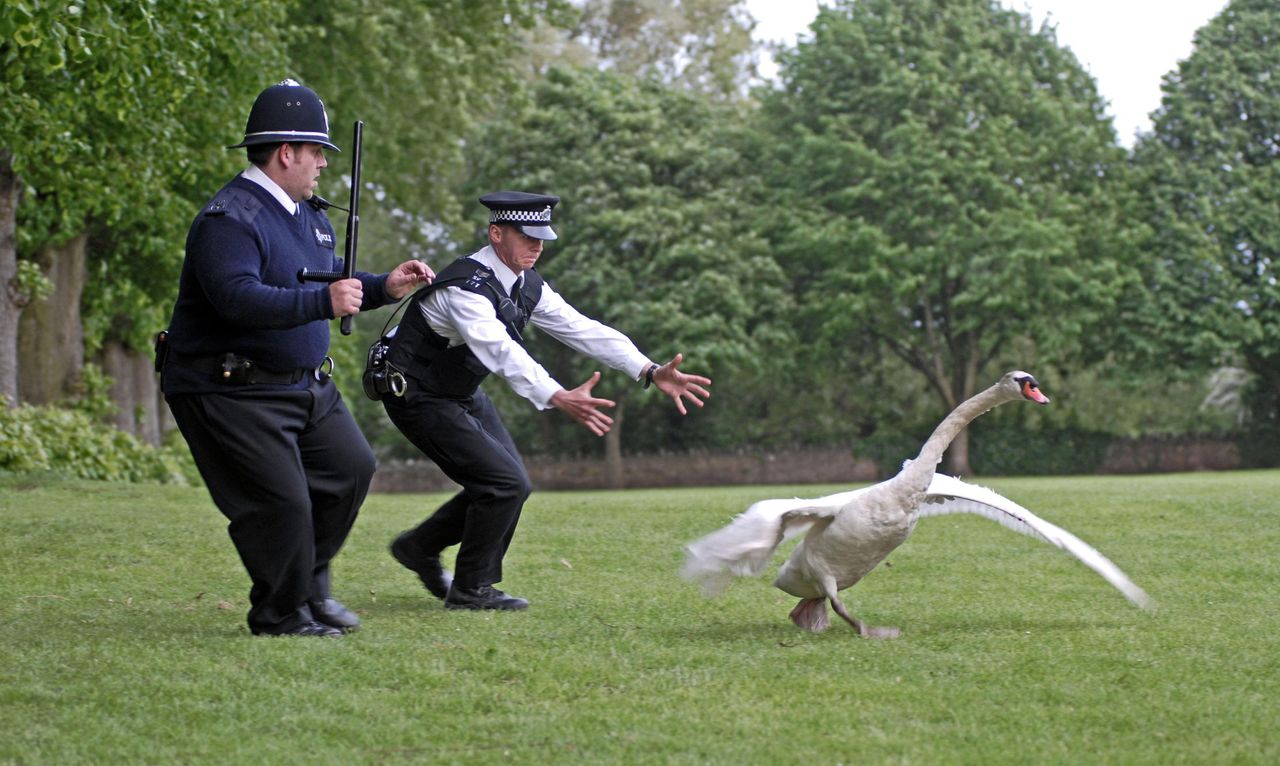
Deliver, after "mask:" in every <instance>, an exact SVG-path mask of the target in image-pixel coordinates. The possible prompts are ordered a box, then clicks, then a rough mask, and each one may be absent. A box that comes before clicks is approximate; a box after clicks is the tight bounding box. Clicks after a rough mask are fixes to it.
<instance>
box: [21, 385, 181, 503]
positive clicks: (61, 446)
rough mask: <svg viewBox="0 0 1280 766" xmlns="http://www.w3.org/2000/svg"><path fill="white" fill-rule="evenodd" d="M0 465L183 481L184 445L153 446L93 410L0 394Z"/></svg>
mask: <svg viewBox="0 0 1280 766" xmlns="http://www.w3.org/2000/svg"><path fill="white" fill-rule="evenodd" d="M0 471H5V472H11V473H19V474H43V473H52V474H55V475H59V476H67V477H75V478H81V479H98V480H102V481H124V482H162V483H177V484H186V483H189V482H188V476H189V475H191V474H193V473H194V471H193V469H192V466H191V459H190V456H189V454H188V453H187V451H186V446H185V445H177V446H176V447H168V448H163V449H155V448H152V447H150V446H148V445H147V444H144V443H143V442H141V441H139V440H138V439H136V438H135V437H133V436H132V435H130V434H126V433H125V432H123V431H121V430H119V429H117V428H113V427H111V426H106V425H103V424H102V423H101V422H99V421H97V420H96V419H94V418H93V417H92V416H90V415H88V414H86V413H84V412H82V411H79V410H73V409H67V408H61V407H32V406H30V405H26V404H21V405H18V406H17V407H9V406H8V402H7V401H5V400H4V399H3V398H0Z"/></svg>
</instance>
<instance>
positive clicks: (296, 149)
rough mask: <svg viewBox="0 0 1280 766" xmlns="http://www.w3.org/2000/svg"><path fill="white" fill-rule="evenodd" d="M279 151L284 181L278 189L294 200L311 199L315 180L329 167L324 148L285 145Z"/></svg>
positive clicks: (314, 188) (308, 145)
mask: <svg viewBox="0 0 1280 766" xmlns="http://www.w3.org/2000/svg"><path fill="white" fill-rule="evenodd" d="M281 151H282V154H281V155H280V158H281V160H282V162H283V164H284V170H285V181H284V183H281V184H280V187H281V188H282V189H284V190H285V191H286V192H288V194H289V196H290V197H292V198H293V199H294V200H298V201H300V200H305V199H311V195H313V194H314V193H315V191H316V179H318V178H319V177H320V171H321V170H324V169H325V168H326V167H328V165H329V161H328V160H326V159H325V156H324V147H323V146H321V145H320V144H301V145H300V146H297V145H294V144H285V145H284V146H283V147H282V149H281Z"/></svg>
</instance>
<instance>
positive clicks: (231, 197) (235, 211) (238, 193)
mask: <svg viewBox="0 0 1280 766" xmlns="http://www.w3.org/2000/svg"><path fill="white" fill-rule="evenodd" d="M260 210H262V202H261V201H260V200H258V198H256V197H254V196H253V195H252V194H249V193H247V192H245V191H242V190H240V189H235V188H227V189H223V190H222V192H220V193H219V195H218V196H217V197H214V198H213V201H212V202H210V203H209V204H208V205H205V208H204V211H203V214H204V215H206V216H211V217H213V216H223V215H230V216H231V217H233V218H236V219H239V220H241V221H244V222H245V223H250V222H252V221H253V219H254V218H256V217H257V215H258V211H260Z"/></svg>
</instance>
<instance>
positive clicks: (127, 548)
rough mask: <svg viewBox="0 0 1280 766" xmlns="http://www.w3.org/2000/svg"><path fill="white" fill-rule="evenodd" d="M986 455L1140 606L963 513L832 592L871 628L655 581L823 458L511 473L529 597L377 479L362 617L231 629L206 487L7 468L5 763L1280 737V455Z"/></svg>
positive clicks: (354, 568) (939, 747)
mask: <svg viewBox="0 0 1280 766" xmlns="http://www.w3.org/2000/svg"><path fill="white" fill-rule="evenodd" d="M984 483H987V484H989V485H990V486H992V487H994V488H995V489H997V490H999V491H1001V492H1002V493H1004V494H1006V495H1007V496H1009V497H1011V498H1013V499H1015V500H1017V501H1019V502H1021V503H1022V504H1024V505H1026V506H1027V507H1029V508H1031V509H1032V510H1033V511H1036V512H1037V513H1039V514H1040V515H1042V516H1044V517H1045V518H1047V519H1049V520H1050V521H1053V522H1054V523H1057V524H1059V525H1061V526H1064V527H1066V528H1067V529H1069V530H1071V531H1073V532H1075V533H1076V534H1077V535H1079V536H1080V537H1082V538H1084V539H1085V540H1086V541H1087V542H1090V543H1091V544H1093V545H1094V546H1096V547H1097V548H1098V549H1099V550H1101V551H1102V552H1103V553H1104V554H1105V555H1107V556H1108V557H1110V558H1111V559H1112V560H1113V561H1114V562H1116V563H1117V564H1118V565H1119V566H1120V567H1121V568H1122V569H1124V570H1125V571H1126V572H1127V573H1128V574H1129V575H1130V576H1131V577H1132V578H1133V579H1134V580H1135V581H1136V582H1137V583H1138V584H1139V585H1141V586H1142V587H1143V588H1145V589H1146V590H1147V591H1148V592H1149V593H1150V594H1151V596H1152V597H1153V598H1154V599H1155V600H1156V602H1157V603H1158V605H1159V608H1158V611H1156V612H1155V613H1154V614H1146V613H1143V612H1140V611H1139V610H1137V609H1135V608H1133V607H1132V606H1130V605H1129V603H1128V602H1126V601H1125V600H1124V599H1123V598H1122V597H1121V596H1120V595H1119V593H1117V592H1116V591H1114V590H1112V589H1111V587H1110V586H1108V585H1107V584H1106V583H1105V582H1104V581H1103V580H1102V579H1101V578H1099V577H1098V576H1096V575H1095V574H1093V573H1092V572H1091V571H1089V570H1088V569H1086V568H1085V567H1083V566H1081V565H1080V564H1078V563H1076V562H1075V561H1074V560H1072V559H1070V558H1069V557H1067V556H1066V555H1065V554H1063V553H1062V552H1061V551H1058V550H1056V549H1054V548H1052V547H1050V546H1047V545H1044V544H1042V543H1038V542H1036V541H1033V540H1030V539H1028V538H1024V537H1022V536H1020V535H1016V534H1014V533H1012V532H1009V531H1008V530H1006V529H1003V528H1001V527H999V526H998V525H996V524H993V523H992V522H990V521H987V520H985V519H980V518H976V517H975V518H969V517H955V516H952V517H941V518H931V519H925V520H923V521H922V522H921V523H920V526H919V527H918V528H917V530H916V532H915V534H914V535H913V537H912V538H911V539H910V540H908V542H907V543H906V544H905V545H904V546H903V547H902V548H900V549H899V550H898V551H897V552H896V553H895V554H894V555H893V556H891V557H890V559H889V566H881V567H880V568H879V569H877V570H876V571H875V572H873V573H872V574H871V575H870V576H869V577H868V578H867V579H866V580H864V581H863V582H862V583H860V584H859V585H857V586H855V587H854V588H852V589H850V590H848V591H845V596H846V598H845V601H846V603H847V604H848V605H849V607H850V609H851V610H852V611H853V612H854V613H855V614H857V615H859V616H860V617H863V618H865V619H867V620H869V621H871V622H873V623H875V624H889V625H898V626H900V627H901V628H902V629H903V633H904V634H903V637H902V638H900V639H898V640H895V641H868V640H862V639H859V638H857V637H856V636H855V635H854V634H853V632H852V631H851V630H849V629H847V628H846V627H845V626H843V625H842V624H838V625H836V626H834V627H833V628H832V629H831V630H830V631H828V632H826V633H822V634H805V633H801V632H799V631H798V630H797V629H795V628H794V627H793V626H792V625H791V624H790V623H789V622H788V621H787V619H786V615H787V612H788V610H789V609H790V608H791V606H792V605H793V603H794V599H793V598H791V597H789V596H787V595H785V594H783V593H781V592H779V591H777V590H774V589H773V588H771V587H770V586H769V579H768V578H763V577H762V578H760V579H758V580H743V581H740V582H738V583H736V584H735V585H734V586H733V587H732V588H731V589H730V590H729V592H728V593H727V594H726V595H725V596H724V597H722V598H720V599H717V600H714V601H708V600H706V599H704V598H702V597H701V596H700V595H699V594H698V593H697V592H696V590H695V589H694V588H693V587H692V586H690V585H688V584H686V583H684V582H683V581H681V580H680V579H679V578H678V576H677V574H676V573H677V570H678V568H679V564H680V561H681V546H682V544H683V543H685V542H686V541H688V540H690V539H693V538H695V537H697V536H699V535H701V534H703V533H705V532H708V531H710V530H712V529H714V528H716V527H718V526H719V525H721V524H722V523H724V522H725V521H727V520H728V518H729V517H730V516H732V515H733V514H735V513H737V512H739V511H741V510H742V509H744V508H745V507H746V506H747V505H748V504H749V503H750V502H752V501H754V500H757V499H761V498H765V497H782V496H789V495H795V494H799V495H805V496H816V495H822V494H827V493H829V492H832V491H836V490H839V489H845V488H847V487H831V486H823V487H735V488H715V489H682V490H671V491H664V490H643V491H626V492H574V493H568V492H565V493H557V492H538V493H535V495H534V497H533V499H532V500H531V501H530V503H529V505H528V506H527V508H526V511H525V516H524V518H523V520H522V522H521V526H520V529H519V532H518V533H517V537H516V541H515V544H514V545H513V546H512V550H511V553H510V554H509V556H508V558H507V579H506V580H505V582H504V583H503V587H504V588H505V589H506V590H508V591H510V592H512V593H515V594H518V595H522V596H525V597H527V598H529V599H531V600H532V601H533V606H532V607H531V608H530V609H529V611H527V612H524V613H518V614H458V613H452V612H446V611H444V610H443V608H441V606H440V604H439V602H436V601H433V600H431V599H430V598H429V597H428V596H427V594H426V593H425V591H423V590H422V589H421V587H420V586H419V585H418V583H417V581H416V579H415V578H414V577H413V576H412V575H411V574H410V573H408V572H407V571H405V570H403V569H402V568H400V567H399V566H398V565H397V564H396V563H395V562H394V561H393V560H392V559H391V558H390V556H389V555H387V553H386V544H387V542H388V541H389V540H390V539H391V537H392V536H393V535H394V534H396V533H397V532H399V531H400V530H402V529H404V528H407V527H409V526H410V525H412V524H414V523H416V521H417V520H418V519H420V518H421V517H422V516H423V515H425V514H426V513H427V512H428V511H429V510H431V509H432V508H434V507H435V505H436V504H437V503H438V502H439V501H440V500H441V499H442V496H440V495H431V496H422V495H414V496H409V495H375V496H373V497H371V498H370V499H369V501H368V503H367V504H366V505H365V508H364V511H363V513H362V515H361V517H360V520H359V521H358V522H357V523H356V527H355V530H354V532H353V533H352V536H351V538H350V540H349V542H348V544H347V547H346V549H345V550H344V551H343V553H342V554H341V555H340V557H339V558H338V560H337V563H336V566H335V580H336V588H335V590H336V594H337V595H338V596H339V598H341V599H342V600H343V601H344V602H345V603H346V604H347V605H348V606H350V607H352V608H354V609H356V610H357V611H358V612H359V613H360V614H361V615H362V617H363V619H364V623H365V626H364V629H363V630H362V631H360V632H359V633H356V634H353V635H350V636H347V637H344V638H342V639H337V640H318V639H269V638H254V637H251V636H250V635H249V634H248V632H247V630H246V629H245V627H244V612H245V610H246V594H247V590H248V578H247V576H246V575H245V574H244V572H243V570H242V569H241V567H240V564H239V561H238V559H237V558H236V557H235V553H234V551H233V549H232V547H231V544H230V542H229V540H228V538H227V536H226V532H225V523H224V521H223V519H222V517H221V516H220V515H219V514H218V513H217V511H216V510H214V508H213V506H212V504H211V503H210V501H209V499H208V496H207V494H205V492H204V491H203V490H200V489H189V488H174V487H162V486H146V485H118V484H95V483H84V482H60V481H32V480H28V479H22V478H15V477H7V478H0V524H2V525H3V530H4V532H3V535H2V536H0V671H2V672H0V732H3V734H0V763H5V764H59V765H61V764H116V763H121V764H133V763H137V764H176V763H183V764H232V763H245V764H250V763H251V764H296V763H306V764H397V763H415V764H416V763H432V764H436V763H446V764H447V763H459V764H472V763H477V764H488V763H517V764H518V763H557V764H558V763H591V764H600V763H619V764H651V763H652V764H702V763H707V764H792V763H812V764H837V763H846V764H852V763H859V764H885V763H887V764H1103V763H1105V764H1161V765H1162V766H1163V765H1165V764H1179V763H1186V764H1272V763H1277V762H1280V702H1278V701H1280V667H1277V665H1278V664H1280V641H1278V640H1277V635H1278V634H1280V608H1278V606H1277V604H1278V601H1280V598H1278V596H1280V472H1274V471H1259V472H1240V473H1221V474H1186V475H1172V476H1141V477H1087V478H1074V477H1073V478H1036V479H992V480H989V481H986V482H984ZM837 622H838V621H837Z"/></svg>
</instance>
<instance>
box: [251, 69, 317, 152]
mask: <svg viewBox="0 0 1280 766" xmlns="http://www.w3.org/2000/svg"><path fill="white" fill-rule="evenodd" d="M293 142H302V143H309V144H320V145H321V146H323V147H325V148H327V149H332V150H334V151H335V152H340V151H342V150H341V149H339V148H338V147H336V146H334V145H333V143H332V142H330V141H329V115H328V114H326V113H325V111H324V102H323V101H321V100H320V97H319V96H317V95H316V92H315V91H313V90H311V89H310V88H308V87H305V86H303V85H301V84H299V83H298V81H297V80H292V79H289V80H282V81H281V82H280V83H279V84H277V85H272V86H271V87H270V88H267V89H266V90H264V91H262V92H261V93H259V94H258V98H257V100H255V101H254V102H253V108H252V109H250V110H249V121H248V122H247V123H246V124H245V126H244V140H243V141H241V142H240V143H238V144H235V145H234V146H228V147H227V148H228V149H238V148H240V147H242V146H253V145H255V144H282V143H293Z"/></svg>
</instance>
